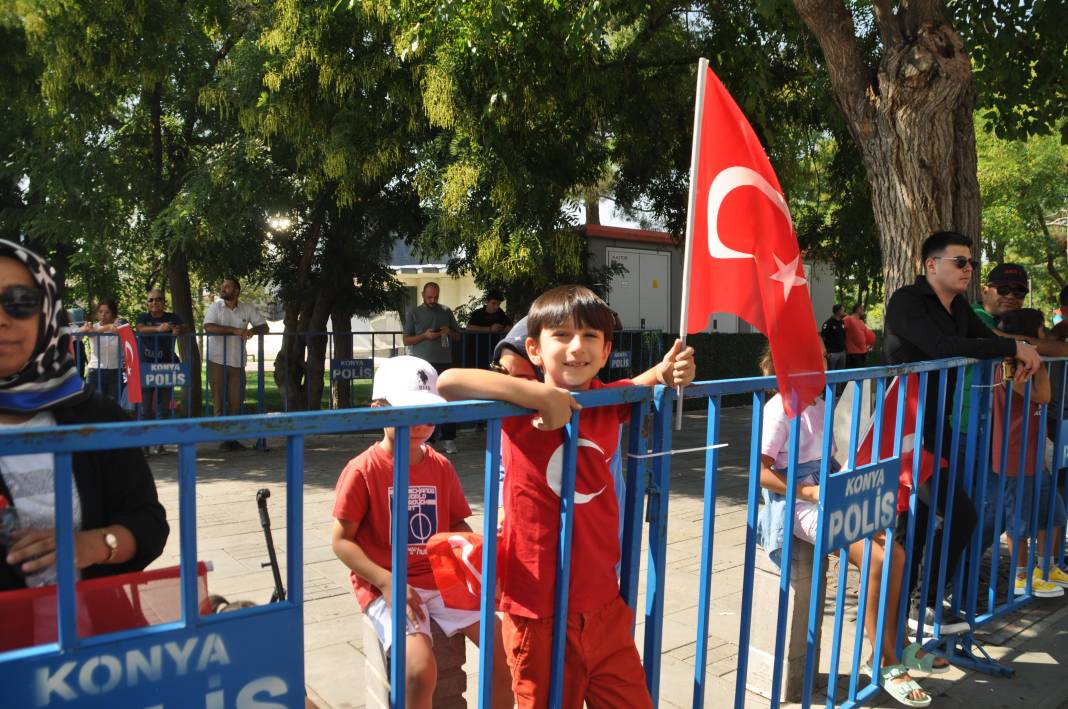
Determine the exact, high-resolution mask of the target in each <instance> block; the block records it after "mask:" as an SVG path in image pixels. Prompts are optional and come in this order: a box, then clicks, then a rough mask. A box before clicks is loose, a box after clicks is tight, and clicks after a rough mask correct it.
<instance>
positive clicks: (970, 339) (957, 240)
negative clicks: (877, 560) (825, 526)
mask: <svg viewBox="0 0 1068 709" xmlns="http://www.w3.org/2000/svg"><path fill="white" fill-rule="evenodd" d="M971 247H972V240H971V239H970V238H968V237H967V236H964V235H963V234H958V233H956V232H951V231H942V232H937V233H935V234H932V235H931V236H929V237H928V238H927V239H926V240H925V241H924V242H923V247H922V249H921V258H922V259H923V269H924V273H923V275H922V276H919V277H918V278H917V279H916V282H915V283H914V284H912V285H911V286H904V287H903V288H900V289H898V290H897V291H896V292H895V293H894V294H893V295H892V296H891V297H890V302H889V303H888V304H887V306H886V317H885V330H884V340H883V346H884V350H885V354H886V359H887V361H888V362H890V363H891V364H901V363H904V362H919V361H923V360H931V359H942V358H944V357H976V358H991V357H1012V358H1015V359H1016V361H1017V363H1018V365H1019V366H1018V367H1017V369H1016V373H1017V374H1016V376H1017V378H1018V379H1020V380H1024V381H1025V380H1026V379H1028V378H1029V377H1030V376H1031V374H1032V373H1033V372H1034V371H1035V370H1037V369H1038V367H1039V365H1040V360H1039V356H1038V352H1037V351H1036V350H1035V348H1034V347H1033V346H1031V345H1029V344H1027V343H1026V342H1022V341H1014V340H1012V339H1011V338H1006V337H998V336H997V335H996V334H995V333H993V332H992V331H991V330H990V328H988V327H987V326H986V325H984V324H983V323H982V322H981V321H980V320H979V318H978V317H977V316H976V314H975V312H974V311H973V310H972V308H971V306H970V305H968V300H967V299H966V298H965V296H964V294H965V292H967V290H968V284H969V283H970V282H971V279H972V275H973V273H974V272H975V269H976V268H977V266H978V264H977V263H976V262H975V261H974V260H973V259H972V250H971ZM932 381H937V380H932ZM955 383H956V376H955V372H953V371H951V372H950V373H949V380H948V382H947V385H946V406H945V410H944V411H943V412H939V411H938V395H937V385H935V386H929V387H928V390H927V399H926V401H925V403H924V428H923V447H924V448H925V449H926V450H928V451H931V452H932V453H933V452H934V451H935V448H936V436H935V427H936V425H937V422H938V418H939V416H942V434H943V436H942V447H941V455H942V457H943V458H948V457H949V453H950V447H949V445H950V438H951V435H952V434H951V431H952V427H951V426H950V421H949V414H950V413H951V412H952V411H953V408H954V407H953V391H954V385H955ZM962 477H963V476H962V475H961V472H960V471H958V475H957V478H958V480H956V481H954V496H953V498H954V499H953V509H952V510H951V511H949V512H950V514H949V520H948V523H947V522H945V521H944V522H943V528H945V527H948V530H949V546H948V553H947V556H946V578H947V579H948V578H951V577H952V576H953V574H954V573H955V572H956V569H957V564H958V563H959V561H960V557H961V555H962V554H963V553H964V549H965V547H967V545H968V541H969V540H970V538H971V535H972V530H973V529H974V528H975V524H976V520H977V516H976V511H975V505H974V504H973V503H972V500H971V498H970V497H969V495H968V492H967V491H966V490H965V489H964V487H963V485H961V483H960V478H962ZM939 479H940V484H939V489H938V500H937V506H936V512H937V513H938V515H939V516H940V517H942V518H943V520H946V517H947V510H946V509H945V500H946V496H947V494H948V492H949V475H948V471H945V470H943V471H942V474H941V475H940V476H939ZM914 484H915V483H914ZM916 498H917V499H916V528H915V529H916V534H915V538H914V544H913V550H912V564H911V568H910V569H909V583H908V588H909V591H910V595H912V596H915V595H916V593H917V592H918V589H919V573H918V572H919V564H920V557H921V556H922V555H923V552H924V545H925V544H926V541H927V539H926V529H927V516H928V514H929V504H930V500H931V488H930V483H929V482H927V481H922V482H921V483H920V485H919V487H918V488H917V491H916ZM907 514H908V513H903V514H902V516H901V517H899V518H898V524H897V528H896V529H895V530H894V536H895V538H896V539H897V541H898V542H899V543H901V544H904V542H905V535H906V532H907ZM942 533H943V529H942V528H939V529H938V530H937V531H936V532H935V535H934V540H933V544H934V548H933V549H932V550H931V554H930V556H931V557H932V558H931V559H930V563H931V569H932V571H933V570H935V569H937V568H939V564H940V559H939V556H940V552H941V547H942ZM935 585H937V584H936V582H935V581H934V577H933V576H932V582H931V585H930V588H929V589H928V594H927V598H926V599H924V601H925V603H924V604H920V603H919V599H914V604H913V606H912V609H911V611H910V613H909V626H910V627H912V628H915V627H916V626H917V625H918V621H919V618H920V617H921V615H922V618H923V623H924V624H925V625H932V624H933V622H934V611H933V607H934V605H935V604H936V603H937V602H938V600H939V599H940V598H941V596H942V592H941V589H936V588H935ZM924 606H926V612H925V613H922V614H921V609H922V608H923V607H924ZM941 629H942V634H944V635H953V634H959V633H963V632H967V631H968V630H970V626H969V625H968V623H967V622H966V621H965V620H963V619H962V618H959V617H955V616H952V615H948V614H947V615H944V616H943V618H942V628H941Z"/></svg>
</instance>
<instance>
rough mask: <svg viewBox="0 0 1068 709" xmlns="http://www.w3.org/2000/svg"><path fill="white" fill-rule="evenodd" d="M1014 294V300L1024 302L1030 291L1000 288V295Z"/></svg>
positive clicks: (1008, 287)
mask: <svg viewBox="0 0 1068 709" xmlns="http://www.w3.org/2000/svg"><path fill="white" fill-rule="evenodd" d="M1009 293H1012V295H1013V297H1014V298H1017V299H1019V300H1023V299H1024V296H1026V295H1027V293H1028V291H1027V289H1026V288H1013V287H1012V286H998V295H1008V294H1009Z"/></svg>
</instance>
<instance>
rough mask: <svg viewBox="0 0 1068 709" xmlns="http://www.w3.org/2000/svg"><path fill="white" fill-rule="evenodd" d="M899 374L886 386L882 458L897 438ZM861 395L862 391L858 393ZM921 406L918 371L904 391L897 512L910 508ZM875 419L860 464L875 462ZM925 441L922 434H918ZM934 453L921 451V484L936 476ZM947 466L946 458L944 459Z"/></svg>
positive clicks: (888, 454)
mask: <svg viewBox="0 0 1068 709" xmlns="http://www.w3.org/2000/svg"><path fill="white" fill-rule="evenodd" d="M900 379H901V378H900V377H894V379H893V381H892V382H890V386H889V387H887V388H886V396H885V398H884V399H883V428H882V434H881V436H880V441H879V458H880V459H883V458H889V457H891V456H892V455H893V454H894V440H895V439H896V438H897V399H898V392H897V389H898V383H899V381H900ZM858 395H859V394H858ZM919 405H920V377H919V375H918V374H910V375H909V378H908V391H907V392H906V394H905V417H904V421H903V422H902V424H901V429H902V434H903V435H902V436H901V474H900V476H899V477H898V481H899V484H898V491H897V511H898V512H904V511H905V510H907V509H908V508H909V494H910V493H911V490H912V486H913V480H914V476H913V474H912V461H913V455H914V452H915V450H916V443H917V434H916V411H917V409H918V408H919ZM874 429H875V419H874V418H873V419H872V420H871V423H869V424H868V430H867V431H866V432H865V433H864V438H863V439H861V442H860V447H859V448H857V466H858V467H859V466H861V465H867V464H868V463H871V462H872V456H871V449H872V437H873V436H874V434H875V430H874ZM919 436H920V438H921V443H922V436H923V434H922V433H920V434H919ZM934 460H935V457H934V454H933V453H931V452H930V451H927V450H924V449H923V448H922V445H921V450H920V484H923V483H925V482H927V480H928V478H930V477H931V476H932V475H934ZM942 464H943V465H946V464H947V463H946V461H945V459H943V461H942Z"/></svg>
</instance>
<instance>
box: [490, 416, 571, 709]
mask: <svg viewBox="0 0 1068 709" xmlns="http://www.w3.org/2000/svg"><path fill="white" fill-rule="evenodd" d="M580 413H581V412H579V411H575V412H573V413H572V414H571V422H570V423H569V424H567V425H566V426H565V427H564V460H563V471H562V478H561V481H560V545H559V547H558V548H557V550H556V590H555V599H554V601H555V602H554V604H553V645H552V658H551V662H552V664H551V667H552V669H551V671H550V675H549V706H550V707H552V709H562V707H563V697H564V652H565V650H566V649H567V611H568V600H570V599H569V593H570V590H571V537H572V533H573V531H574V527H575V472H576V471H575V462H576V461H577V460H578V441H579V415H580ZM491 652H492V650H491Z"/></svg>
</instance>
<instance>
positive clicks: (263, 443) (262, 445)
mask: <svg viewBox="0 0 1068 709" xmlns="http://www.w3.org/2000/svg"><path fill="white" fill-rule="evenodd" d="M253 448H255V449H256V450H258V451H262V452H264V453H267V452H268V451H270V450H271V449H270V448H269V447H268V446H267V439H266V438H257V439H256V445H255V446H253Z"/></svg>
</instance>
